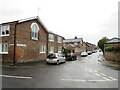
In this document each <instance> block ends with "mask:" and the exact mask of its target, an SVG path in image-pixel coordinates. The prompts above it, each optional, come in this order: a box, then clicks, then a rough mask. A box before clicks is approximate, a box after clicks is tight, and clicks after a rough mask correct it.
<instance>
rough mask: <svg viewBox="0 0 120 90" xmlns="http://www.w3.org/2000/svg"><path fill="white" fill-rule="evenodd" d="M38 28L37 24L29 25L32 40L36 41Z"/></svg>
mask: <svg viewBox="0 0 120 90" xmlns="http://www.w3.org/2000/svg"><path fill="white" fill-rule="evenodd" d="M39 30H40V29H39V26H38V24H37V23H32V24H31V37H32V39H33V40H38V32H39Z"/></svg>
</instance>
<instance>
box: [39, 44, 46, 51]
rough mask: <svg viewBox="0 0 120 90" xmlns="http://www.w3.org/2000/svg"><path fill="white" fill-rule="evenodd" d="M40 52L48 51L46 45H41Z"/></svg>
mask: <svg viewBox="0 0 120 90" xmlns="http://www.w3.org/2000/svg"><path fill="white" fill-rule="evenodd" d="M40 53H46V46H45V45H43V46H40Z"/></svg>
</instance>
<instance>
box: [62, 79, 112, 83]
mask: <svg viewBox="0 0 120 90" xmlns="http://www.w3.org/2000/svg"><path fill="white" fill-rule="evenodd" d="M61 80H62V81H76V82H78V81H79V82H94V81H95V82H104V81H112V80H80V79H61Z"/></svg>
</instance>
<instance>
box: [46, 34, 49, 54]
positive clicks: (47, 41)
mask: <svg viewBox="0 0 120 90" xmlns="http://www.w3.org/2000/svg"><path fill="white" fill-rule="evenodd" d="M48 36H49V33H48V32H47V47H46V49H47V56H48V47H49V46H48V42H49V39H48Z"/></svg>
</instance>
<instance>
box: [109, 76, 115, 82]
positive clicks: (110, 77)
mask: <svg viewBox="0 0 120 90" xmlns="http://www.w3.org/2000/svg"><path fill="white" fill-rule="evenodd" d="M108 78H110V79H111V80H115V81H116V80H117V79H115V78H113V77H108Z"/></svg>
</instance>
